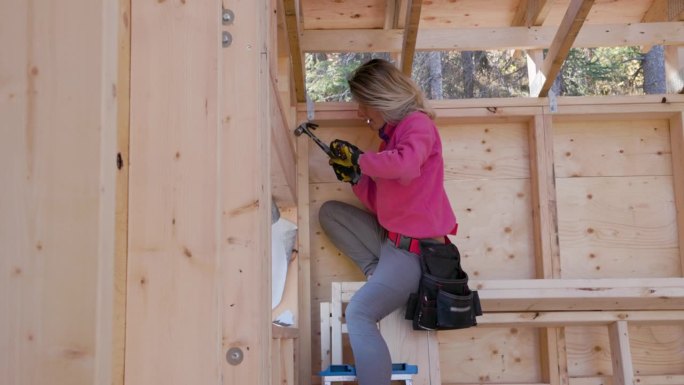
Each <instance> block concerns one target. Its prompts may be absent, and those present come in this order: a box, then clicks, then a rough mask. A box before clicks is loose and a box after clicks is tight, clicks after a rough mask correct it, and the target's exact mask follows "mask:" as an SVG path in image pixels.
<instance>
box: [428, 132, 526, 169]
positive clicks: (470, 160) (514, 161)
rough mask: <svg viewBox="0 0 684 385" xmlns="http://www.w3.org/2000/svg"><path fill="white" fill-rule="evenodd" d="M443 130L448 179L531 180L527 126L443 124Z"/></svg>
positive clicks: (445, 165)
mask: <svg viewBox="0 0 684 385" xmlns="http://www.w3.org/2000/svg"><path fill="white" fill-rule="evenodd" d="M439 130H440V135H441V137H442V149H443V155H444V178H445V180H456V179H492V178H529V175H530V173H529V146H528V143H527V130H528V125H527V123H524V122H519V123H476V124H448V123H443V124H440V126H439Z"/></svg>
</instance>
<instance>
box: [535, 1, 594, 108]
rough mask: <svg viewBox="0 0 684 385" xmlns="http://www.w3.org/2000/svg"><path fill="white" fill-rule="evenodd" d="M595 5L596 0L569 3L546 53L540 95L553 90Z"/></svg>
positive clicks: (544, 95) (545, 94)
mask: <svg viewBox="0 0 684 385" xmlns="http://www.w3.org/2000/svg"><path fill="white" fill-rule="evenodd" d="M593 5H594V0H571V1H570V5H568V10H567V12H566V13H565V16H563V21H561V24H560V26H559V27H558V32H556V36H555V37H554V38H553V42H552V43H551V47H549V51H548V52H547V54H546V59H544V64H543V66H542V72H543V73H544V76H545V77H546V81H545V82H544V85H543V86H542V87H541V91H540V92H539V96H541V97H546V96H547V95H548V93H549V90H551V86H552V85H553V82H554V80H556V75H558V73H559V72H560V70H561V67H562V66H563V62H564V61H565V58H566V57H567V56H568V53H569V52H570V48H572V46H573V43H574V42H575V38H576V37H577V35H578V34H579V31H580V29H582V25H583V24H584V20H585V19H586V18H587V15H589V11H590V10H591V7H592V6H593Z"/></svg>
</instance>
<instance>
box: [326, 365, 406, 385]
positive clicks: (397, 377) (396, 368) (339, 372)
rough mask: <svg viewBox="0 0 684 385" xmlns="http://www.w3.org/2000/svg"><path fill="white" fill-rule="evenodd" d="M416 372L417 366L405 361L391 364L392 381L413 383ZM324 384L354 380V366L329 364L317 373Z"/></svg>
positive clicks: (329, 384)
mask: <svg viewBox="0 0 684 385" xmlns="http://www.w3.org/2000/svg"><path fill="white" fill-rule="evenodd" d="M415 374H418V366H416V365H409V364H405V363H400V364H392V381H404V383H405V384H406V385H413V376H414V375H415ZM319 375H320V376H321V379H322V383H323V384H324V385H331V384H332V383H333V382H346V381H356V368H355V367H354V366H353V365H330V366H328V368H327V369H326V370H324V371H322V372H320V373H319Z"/></svg>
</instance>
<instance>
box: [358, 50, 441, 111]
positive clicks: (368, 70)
mask: <svg viewBox="0 0 684 385" xmlns="http://www.w3.org/2000/svg"><path fill="white" fill-rule="evenodd" d="M348 82H349V89H350V91H351V94H352V98H353V99H354V100H355V101H356V102H358V103H359V104H362V105H365V106H368V107H372V108H374V109H376V110H378V111H379V112H380V113H381V114H382V115H383V117H384V118H385V121H387V122H390V123H397V122H399V121H401V120H402V119H403V118H404V117H405V116H406V115H408V114H410V113H412V112H414V111H422V112H424V113H425V114H427V115H428V116H429V117H430V119H434V118H435V113H434V111H433V110H432V108H430V107H429V106H428V105H427V103H426V102H425V97H424V96H423V92H422V91H421V90H420V88H418V86H417V85H416V84H415V83H414V82H413V80H412V79H411V78H410V77H409V76H407V75H405V74H404V73H403V72H401V71H400V70H399V69H398V68H397V67H395V66H394V65H393V64H392V63H390V62H388V61H386V60H383V59H372V60H370V61H368V62H367V63H365V64H363V65H361V66H360V67H359V68H357V69H356V70H354V72H352V74H351V77H350V78H349V80H348Z"/></svg>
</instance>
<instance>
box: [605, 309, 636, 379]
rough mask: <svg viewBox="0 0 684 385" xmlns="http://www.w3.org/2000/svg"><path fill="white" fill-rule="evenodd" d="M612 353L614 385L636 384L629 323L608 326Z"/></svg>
mask: <svg viewBox="0 0 684 385" xmlns="http://www.w3.org/2000/svg"><path fill="white" fill-rule="evenodd" d="M608 331H609V335H610V351H611V356H612V362H613V384H614V385H632V384H634V367H633V365H632V353H631V349H630V346H629V330H628V329H627V321H617V322H615V323H612V324H610V325H609V326H608Z"/></svg>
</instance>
